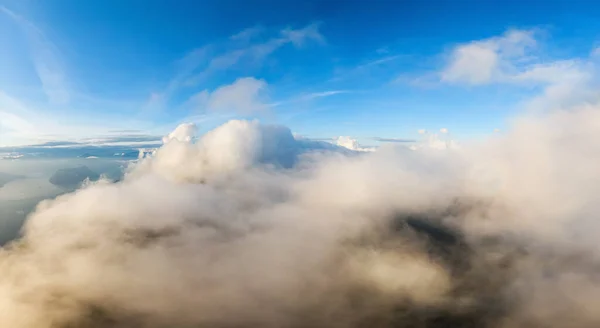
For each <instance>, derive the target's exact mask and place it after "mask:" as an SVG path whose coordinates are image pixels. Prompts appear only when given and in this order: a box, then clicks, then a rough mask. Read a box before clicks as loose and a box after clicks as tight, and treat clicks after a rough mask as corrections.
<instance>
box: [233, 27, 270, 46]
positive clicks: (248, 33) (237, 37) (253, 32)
mask: <svg viewBox="0 0 600 328" xmlns="http://www.w3.org/2000/svg"><path fill="white" fill-rule="evenodd" d="M265 30H266V29H265V28H264V27H263V26H260V25H258V26H253V27H249V28H247V29H244V30H242V31H240V32H238V33H236V34H234V35H232V36H230V37H229V39H230V40H232V41H239V42H248V41H250V40H251V39H253V38H255V37H258V36H259V35H261V34H262V33H264V32H265Z"/></svg>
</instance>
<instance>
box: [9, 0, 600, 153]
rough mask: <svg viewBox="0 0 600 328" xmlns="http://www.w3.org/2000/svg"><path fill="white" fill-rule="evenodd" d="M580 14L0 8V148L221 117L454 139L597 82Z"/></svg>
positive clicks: (598, 54) (112, 3)
mask: <svg viewBox="0 0 600 328" xmlns="http://www.w3.org/2000/svg"><path fill="white" fill-rule="evenodd" d="M598 14H600V4H598V3H596V2H594V1H559V0H554V1H547V2H541V1H527V2H520V1H487V0H481V1H442V0H438V1H416V0H415V1H380V0H375V1H355V0H350V1H334V0H325V1H270V0H260V1H233V0H225V1H208V0H207V1H177V2H172V1H157V0H150V1H141V0H140V1H138V0H131V1H117V0H107V1H76V0H49V1H33V0H0V44H1V46H0V68H1V69H0V146H4V147H6V146H21V145H32V144H39V143H44V142H66V141H80V140H105V141H110V142H112V143H113V144H114V143H115V142H120V141H123V142H138V141H145V140H147V139H151V137H152V136H163V135H165V134H167V133H168V132H169V131H171V130H172V129H173V128H174V127H176V126H177V125H179V124H181V123H185V122H192V123H196V124H197V126H198V127H199V130H200V132H202V131H208V130H210V129H212V128H214V127H216V126H218V125H220V124H222V123H224V122H226V121H228V120H230V119H233V118H243V119H259V120H260V121H262V122H266V123H276V124H282V125H285V126H288V127H289V128H290V129H291V130H292V131H293V132H294V133H295V134H296V135H300V136H304V137H307V138H335V137H337V136H351V137H352V138H356V139H358V140H359V141H360V142H361V144H367V145H374V144H378V143H380V142H381V140H388V141H391V140H394V139H396V138H398V139H402V140H404V139H414V138H418V137H419V131H422V130H427V131H434V132H439V131H442V133H450V134H451V135H452V137H453V138H455V139H457V140H469V139H472V138H477V137H481V136H485V135H489V134H491V133H494V131H502V129H503V128H505V126H506V125H507V124H508V123H509V122H510V119H511V117H512V116H513V115H514V114H515V113H517V112H522V111H534V112H535V111H544V110H547V109H548V108H550V107H557V106H562V105H566V104H570V102H572V101H573V99H577V101H585V99H586V94H588V93H590V94H591V93H593V90H594V87H595V86H597V83H596V81H595V79H594V72H595V70H596V69H597V66H598V64H599V61H600V48H598V49H597V48H596V47H597V46H600V22H599V21H598V20H597V19H596V18H597V17H598Z"/></svg>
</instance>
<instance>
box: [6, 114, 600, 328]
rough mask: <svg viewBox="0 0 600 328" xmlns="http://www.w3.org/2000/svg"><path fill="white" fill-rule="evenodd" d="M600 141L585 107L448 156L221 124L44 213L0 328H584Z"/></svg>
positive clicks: (13, 264) (23, 247) (10, 282)
mask: <svg viewBox="0 0 600 328" xmlns="http://www.w3.org/2000/svg"><path fill="white" fill-rule="evenodd" d="M186 129H187V128H186ZM186 129H184V130H186ZM183 135H187V134H185V133H184V134H183ZM598 140H600V110H599V108H598V106H596V105H594V106H589V107H585V108H572V109H571V110H569V111H558V112H553V113H549V114H547V115H540V116H535V117H534V116H531V117H522V118H520V119H518V120H516V121H515V124H514V125H513V126H512V127H511V128H510V129H507V132H506V133H503V134H500V135H497V136H496V137H495V138H492V140H489V141H486V142H482V143H481V144H477V145H465V147H464V148H463V149H461V150H460V151H455V152H454V151H449V152H448V151H441V152H434V151H430V150H429V149H421V150H419V151H414V152H411V151H406V149H403V148H402V147H389V148H387V149H383V148H382V149H380V150H378V151H376V152H371V153H361V154H356V153H355V152H348V156H346V155H343V154H346V152H342V153H341V154H340V152H328V151H322V150H323V149H322V148H321V149H318V147H315V146H318V145H319V144H318V143H312V144H310V145H309V143H308V141H307V140H296V139H294V138H293V136H292V134H291V133H290V131H289V130H288V129H286V128H284V127H280V126H265V125H261V124H259V123H258V122H248V121H232V122H228V123H226V124H224V125H223V126H220V127H218V128H216V129H215V130H212V131H211V132H209V133H207V134H206V135H204V136H203V137H201V138H200V139H199V140H198V141H197V142H195V143H182V142H168V143H166V144H165V145H164V146H162V147H161V148H160V149H158V150H157V151H156V152H155V153H154V154H153V155H151V156H148V157H146V158H142V159H141V160H140V161H139V162H137V163H136V164H134V165H132V166H131V167H130V168H129V170H128V171H127V174H126V175H125V177H124V178H123V179H122V180H121V181H120V182H118V183H113V182H110V181H100V182H98V183H91V184H88V185H86V186H84V187H83V188H82V189H80V190H77V191H75V192H73V193H70V194H67V195H63V196H60V197H57V198H55V199H51V200H47V201H44V202H42V203H41V204H39V206H38V207H37V209H36V210H35V212H34V213H32V214H31V215H30V216H29V218H28V220H27V223H26V225H25V227H24V229H23V237H22V238H20V239H19V240H17V241H15V242H14V243H13V244H12V245H10V246H9V247H5V248H3V249H2V252H1V253H0V276H2V277H3V279H0V300H1V303H0V304H1V306H2V309H3V312H2V314H3V315H2V316H0V326H1V327H15V328H49V327H86V326H96V327H106V326H116V327H131V326H144V327H147V328H161V327H166V326H168V327H178V326H182V327H192V326H217V327H244V326H248V325H251V326H257V327H279V326H281V324H282V322H283V323H285V324H286V325H289V326H294V327H308V326H310V327H328V326H331V322H332V320H339V326H340V327H357V326H362V325H364V323H365V318H368V319H369V322H374V321H373V320H377V321H376V322H381V323H382V324H381V325H380V326H381V327H392V326H406V327H412V326H423V324H424V322H433V321H434V320H435V321H438V322H439V321H440V320H443V321H446V320H448V321H450V322H456V321H454V320H456V319H457V318H459V319H460V320H466V321H467V322H469V323H472V322H481V323H482V324H481V327H482V328H487V327H497V323H498V322H502V323H508V324H509V326H514V327H529V326H535V327H594V326H597V323H598V322H599V320H600V316H599V315H598V313H597V312H596V311H578V312H577V315H571V314H572V311H573V309H580V308H581V307H582V306H583V307H584V308H585V306H589V305H590V304H598V303H599V302H600V288H598V286H597V285H598V284H597V265H596V261H597V258H598V254H599V252H600V250H599V248H598V245H597V240H598V229H599V222H598V220H597V217H598V213H599V211H600V204H599V203H598V194H600V167H599V166H598V158H600V143H599V142H598ZM332 147H333V146H332ZM315 148H317V149H316V150H318V151H315ZM307 150H310V151H308V152H307ZM415 222H416V224H415ZM24 281H26V282H27V283H23V282H24ZM465 281H468V282H469V283H468V284H466V285H465V284H464V282H465ZM57 295H58V296H59V297H58V298H57ZM24 296H28V297H24ZM29 296H30V297H29ZM349 296H351V297H350V299H348V297H349ZM457 298H458V299H465V300H467V302H456V300H457ZM355 299H359V300H360V302H358V303H357V302H354V300H355ZM548 300H552V301H551V302H548ZM257 304H259V305H257ZM373 304H376V305H377V306H375V307H374V306H372V305H373ZM481 306H483V308H482V307H481ZM490 307H491V308H493V309H502V311H488V309H489V308H490ZM90 308H91V310H90ZM398 309H401V310H402V311H398ZM423 309H426V310H427V311H423ZM430 310H433V311H430ZM90 311H93V313H92V314H90ZM407 312H410V313H413V312H416V313H418V314H419V315H417V316H412V315H409V316H406V315H405V314H406V313H407ZM232 313H235V314H236V315H231V314H232ZM490 315H491V316H490ZM429 320H432V321H429ZM488 323H490V324H489V325H488Z"/></svg>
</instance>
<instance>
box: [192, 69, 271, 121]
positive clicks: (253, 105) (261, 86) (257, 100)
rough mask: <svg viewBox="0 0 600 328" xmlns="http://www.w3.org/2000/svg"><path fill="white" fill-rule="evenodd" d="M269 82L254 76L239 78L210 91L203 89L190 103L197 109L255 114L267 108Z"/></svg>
mask: <svg viewBox="0 0 600 328" xmlns="http://www.w3.org/2000/svg"><path fill="white" fill-rule="evenodd" d="M266 92H267V83H266V82H265V81H264V80H258V79H255V78H253V77H245V78H239V79H237V80H235V81H234V82H233V83H232V84H228V85H224V86H221V87H219V88H217V89H216V90H214V91H212V92H209V91H208V90H203V91H201V92H199V93H197V94H195V95H193V96H192V97H191V98H190V100H188V102H187V103H188V104H189V105H190V106H192V108H195V109H205V110H207V111H209V112H221V113H227V112H229V113H237V114H242V115H244V114H255V113H257V112H262V111H264V110H266V109H267V108H268V107H269V105H268V104H267V103H266V100H267V99H268V97H267V94H266Z"/></svg>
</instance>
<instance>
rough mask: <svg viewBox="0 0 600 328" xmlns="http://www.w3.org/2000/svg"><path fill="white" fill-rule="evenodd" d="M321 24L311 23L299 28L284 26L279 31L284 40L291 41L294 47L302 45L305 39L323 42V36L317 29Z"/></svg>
mask: <svg viewBox="0 0 600 328" xmlns="http://www.w3.org/2000/svg"><path fill="white" fill-rule="evenodd" d="M320 26H321V24H320V23H312V24H309V25H308V26H306V27H304V28H301V29H292V28H286V29H283V30H282V31H281V35H282V36H283V38H284V40H286V41H289V42H292V43H293V44H294V45H295V46H296V47H301V46H303V45H304V44H305V43H306V42H307V41H310V40H312V41H316V42H318V43H321V44H323V43H325V38H324V37H323V35H322V34H321V32H320V31H319V28H320Z"/></svg>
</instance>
